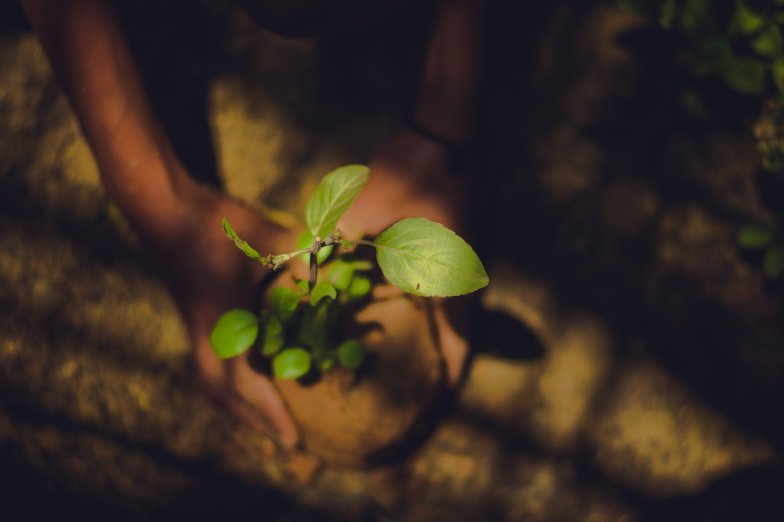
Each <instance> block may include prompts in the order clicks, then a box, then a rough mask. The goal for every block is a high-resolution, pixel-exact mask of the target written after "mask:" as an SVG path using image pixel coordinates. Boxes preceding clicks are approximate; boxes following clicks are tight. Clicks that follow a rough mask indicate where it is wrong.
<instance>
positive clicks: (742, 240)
mask: <svg viewBox="0 0 784 522" xmlns="http://www.w3.org/2000/svg"><path fill="white" fill-rule="evenodd" d="M736 238H737V241H738V244H739V245H740V246H742V247H743V248H764V247H766V246H768V244H769V243H770V241H771V239H773V227H772V226H771V225H769V224H768V223H762V222H759V221H752V222H750V223H746V224H745V225H743V226H742V227H740V228H739V229H738V233H737V237H736Z"/></svg>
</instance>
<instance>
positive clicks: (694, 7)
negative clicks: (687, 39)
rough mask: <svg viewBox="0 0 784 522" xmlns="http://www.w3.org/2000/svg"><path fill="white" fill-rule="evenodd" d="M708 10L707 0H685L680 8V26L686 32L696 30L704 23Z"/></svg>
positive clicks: (708, 3)
mask: <svg viewBox="0 0 784 522" xmlns="http://www.w3.org/2000/svg"><path fill="white" fill-rule="evenodd" d="M709 11H710V1H709V0H685V2H684V4H683V8H682V9H681V27H682V28H683V30H684V31H685V32H687V33H690V32H694V31H696V30H697V29H699V28H700V27H702V25H703V24H704V23H705V20H706V18H707V17H708V12H709Z"/></svg>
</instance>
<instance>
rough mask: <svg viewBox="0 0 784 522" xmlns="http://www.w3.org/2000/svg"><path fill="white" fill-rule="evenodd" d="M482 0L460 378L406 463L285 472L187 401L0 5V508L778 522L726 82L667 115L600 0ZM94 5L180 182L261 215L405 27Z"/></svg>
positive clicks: (37, 53)
mask: <svg viewBox="0 0 784 522" xmlns="http://www.w3.org/2000/svg"><path fill="white" fill-rule="evenodd" d="M488 4H489V7H490V9H489V12H488V21H487V23H488V31H487V39H486V40H487V41H486V49H485V55H484V56H485V62H484V64H483V76H482V79H483V87H482V89H483V90H482V96H481V103H480V107H479V114H480V118H479V124H478V125H479V127H478V132H477V138H476V140H475V143H474V147H473V151H472V153H473V154H472V163H473V171H474V176H473V179H474V180H476V183H475V188H474V189H473V191H472V195H473V196H474V197H473V200H474V201H475V202H476V209H475V211H474V213H473V219H472V222H473V223H474V224H475V228H476V232H477V233H475V234H474V237H476V238H477V240H476V241H475V242H474V243H475V244H476V246H477V247H478V249H479V252H480V254H481V256H482V258H483V260H484V261H485V263H486V265H487V266H488V268H489V274H490V278H491V284H490V286H489V287H488V288H487V290H486V291H485V292H483V294H482V295H481V297H480V306H478V308H477V310H476V311H475V312H474V314H473V316H472V318H471V326H472V328H473V329H474V335H473V337H472V339H473V340H472V348H473V350H474V357H473V360H472V364H471V367H470V371H469V374H468V376H467V379H466V382H465V384H464V386H463V388H462V389H461V390H460V393H459V394H458V396H457V397H456V399H455V402H454V404H453V405H452V407H451V408H444V409H439V410H438V411H437V412H435V414H434V415H433V416H432V418H433V420H434V421H437V422H434V423H433V426H432V427H431V429H430V430H429V431H425V432H423V433H422V435H421V437H419V439H418V440H417V444H415V445H412V446H411V447H410V448H408V451H407V452H405V453H402V454H399V455H397V457H396V458H393V459H388V460H387V461H386V463H385V464H384V465H381V466H376V467H373V468H356V467H351V466H339V465H332V464H327V465H325V466H323V467H322V468H321V469H320V470H319V471H318V472H316V473H312V478H311V481H310V483H309V484H307V485H302V484H301V482H298V481H297V480H296V476H302V475H303V473H302V471H303V468H307V467H308V463H307V462H304V463H303V462H302V461H301V460H298V459H296V458H291V457H289V456H286V455H283V454H281V453H280V452H279V451H278V450H277V448H276V447H275V445H274V444H273V443H272V442H271V441H270V440H269V439H268V438H266V437H264V436H262V435H259V434H255V433H251V432H249V431H248V430H246V429H245V428H243V427H242V426H239V425H238V424H236V423H235V422H234V421H233V420H232V419H230V418H229V417H228V416H227V415H226V414H225V412H223V411H221V410H219V409H217V408H216V407H215V406H214V405H212V404H211V403H210V402H209V401H208V400H207V399H206V398H205V397H204V396H203V395H202V393H201V392H200V390H199V388H198V386H197V384H196V381H195V377H194V372H193V370H192V367H191V365H190V362H189V347H188V343H187V339H186V336H185V333H184V331H183V326H182V323H181V321H180V318H179V316H178V315H177V312H176V308H175V306H174V304H173V303H172V302H171V299H170V298H169V296H168V294H167V293H166V291H165V289H164V287H163V285H162V284H161V283H160V281H159V280H158V279H157V278H156V276H155V274H154V272H153V270H152V269H151V268H150V267H151V264H152V263H151V261H150V260H149V259H147V258H146V257H145V253H144V252H143V251H142V250H141V249H140V247H139V245H138V242H137V241H136V238H135V237H134V235H133V233H132V231H131V230H130V229H129V228H128V227H127V226H125V225H124V223H123V221H122V218H121V217H119V215H118V213H117V211H116V209H114V208H113V206H112V205H111V204H110V202H109V201H108V199H107V198H106V196H105V194H104V193H103V189H102V187H101V185H100V182H99V178H98V174H97V171H96V169H95V166H94V164H93V161H92V158H91V156H90V152H89V149H88V147H87V146H86V144H85V142H84V140H83V139H82V137H81V135H80V133H79V129H78V125H77V123H76V121H75V119H74V117H73V115H72V113H71V112H70V110H69V107H68V104H67V102H66V100H65V99H64V97H63V95H62V93H61V91H60V89H59V87H58V85H57V83H56V81H55V80H54V78H53V76H52V73H51V70H50V68H49V66H48V62H47V60H46V58H45V56H44V55H43V53H42V51H41V48H40V46H39V45H38V43H37V41H36V39H35V37H34V36H33V35H32V34H30V32H29V31H28V30H27V28H26V27H25V25H24V21H23V17H21V16H20V14H19V12H18V7H17V4H16V3H15V2H0V136H1V137H2V139H0V491H3V496H2V498H3V501H4V502H3V507H2V510H3V512H2V518H3V519H8V520H17V519H25V520H37V519H44V518H47V519H51V518H65V519H73V518H80V519H83V520H107V519H110V520H157V519H164V518H165V519H172V518H177V519H180V518H191V519H194V520H212V519H220V520H226V519H231V520H233V519H239V520H244V519H258V518H262V519H265V520H280V521H291V520H348V521H359V520H363V521H367V520H373V521H376V520H377V521H382V520H384V521H387V520H410V521H429V522H431V521H450V522H452V521H461V520H472V521H473V520H503V521H513V520H532V521H576V520H586V521H588V520H590V521H605V520H607V521H648V520H651V521H654V520H710V521H713V520H781V519H784V504H782V503H781V500H780V497H781V495H780V492H781V490H782V487H784V465H782V448H784V429H783V428H782V425H781V422H780V418H781V404H782V400H784V379H782V375H784V350H783V349H782V347H783V346H784V332H783V331H782V330H783V329H784V321H782V317H784V314H782V286H781V283H776V282H774V281H771V280H769V279H766V278H765V276H764V274H763V272H762V269H761V259H759V256H758V255H757V254H755V253H753V252H749V251H745V250H743V249H741V248H740V247H739V246H738V245H737V243H736V241H735V238H734V236H735V232H736V230H737V228H738V226H739V225H740V224H742V223H743V222H745V221H746V220H748V219H773V218H776V217H777V218H778V219H779V222H780V220H781V218H780V216H781V215H782V214H781V212H782V201H784V197H782V194H784V182H783V181H782V178H780V177H778V178H777V177H775V176H773V175H770V174H766V173H764V172H762V171H761V170H760V168H759V158H758V157H757V155H756V153H755V149H754V140H753V137H752V134H751V130H750V129H751V123H752V120H753V114H754V113H755V107H754V104H755V103H756V102H755V100H753V99H751V100H750V99H747V98H744V97H738V96H736V95H733V94H732V93H729V92H726V91H724V90H722V89H720V88H716V87H715V86H712V84H710V82H708V81H707V79H706V84H705V86H703V87H705V89H706V99H707V100H708V101H710V102H711V103H710V104H709V108H710V111H709V115H708V116H707V118H706V119H704V120H699V121H695V120H693V119H690V118H689V117H688V116H687V115H686V114H684V112H683V111H682V110H681V109H680V107H681V105H680V99H681V95H682V88H683V87H684V86H687V85H689V83H688V82H689V80H688V77H687V76H686V75H684V74H683V71H682V70H681V69H680V68H679V66H678V63H677V61H671V60H669V59H667V56H669V55H668V53H667V52H666V51H667V50H668V49H670V48H671V46H672V45H673V42H672V41H671V40H670V39H669V38H667V37H666V36H662V34H661V33H660V32H658V31H657V30H655V29H654V28H652V27H651V26H650V25H648V24H646V22H645V21H644V20H642V19H640V18H637V17H635V16H632V15H630V14H629V13H626V12H624V11H622V10H620V9H619V8H618V7H617V6H616V5H615V2H609V1H607V2H605V1H592V2H582V1H580V2H578V1H570V0H559V1H556V2H539V3H536V5H531V4H532V3H530V2H529V3H521V2H488ZM523 4H525V5H523ZM118 5H119V6H120V7H121V9H122V19H123V21H124V23H125V24H126V26H127V29H128V31H129V34H130V35H131V41H132V42H133V47H134V51H135V53H136V55H137V56H138V57H139V61H140V63H141V64H142V66H143V69H144V72H145V79H146V81H147V83H148V88H149V91H150V92H151V93H152V98H153V101H154V104H155V106H156V110H157V111H158V112H159V114H160V115H161V118H162V119H163V121H164V123H165V125H166V127H167V130H168V131H169V133H170V135H171V136H172V139H173V141H174V142H175V146H176V147H177V148H178V151H179V152H180V154H181V156H182V157H183V160H184V162H185V164H186V165H187V166H188V168H189V169H190V170H191V172H192V173H193V174H194V175H195V176H197V177H199V178H200V179H203V180H208V181H209V180H211V181H212V182H215V183H220V184H221V185H222V186H224V187H225V189H226V190H227V191H228V192H229V193H231V194H234V195H236V196H237V197H240V198H242V199H245V200H246V201H248V202H249V203H251V204H253V205H255V206H256V207H257V208H259V209H260V211H262V212H264V213H265V214H266V215H268V216H269V217H270V218H271V219H275V220H277V221H279V222H286V223H296V220H297V219H298V218H297V216H299V215H301V212H300V211H301V209H302V207H303V205H304V201H305V198H304V197H303V195H304V194H308V193H309V192H310V190H311V189H312V187H313V186H314V185H315V183H316V180H317V179H318V177H320V176H321V175H323V174H324V173H325V172H328V171H330V170H331V169H332V168H334V167H335V166H337V165H341V164H347V163H357V162H362V161H365V160H367V158H369V157H370V155H371V154H372V152H373V150H376V149H377V148H378V147H379V146H380V145H381V144H383V143H384V142H385V140H386V139H388V138H389V137H390V136H391V135H392V134H393V133H394V132H395V131H396V130H397V129H399V128H400V120H401V115H403V114H405V113H406V111H407V108H408V107H410V103H411V100H412V99H413V97H414V96H415V91H416V84H417V74H418V70H419V68H420V62H419V60H420V57H421V51H422V49H421V47H422V42H423V40H424V38H425V35H426V27H427V25H428V13H422V12H419V11H417V10H416V6H412V9H413V12H408V11H406V12H404V13H403V12H401V13H397V14H390V15H388V16H387V17H385V19H384V20H382V21H379V22H376V23H369V24H367V25H366V26H363V27H361V28H358V29H355V30H353V31H352V30H345V31H341V32H340V33H339V34H334V35H328V36H324V37H322V38H320V39H317V40H288V39H283V38H280V37H277V36H274V35H271V34H269V33H267V32H264V31H263V30H259V29H258V28H257V27H256V26H254V25H253V24H252V23H251V21H250V20H249V19H248V18H247V17H245V16H244V15H243V14H241V13H239V12H236V11H235V10H234V9H233V8H230V7H228V3H223V2H211V1H206V0H205V1H203V2H185V1H184V0H176V1H172V2H165V3H162V2H153V1H152V0H144V1H140V2H125V1H120V2H118ZM401 27H404V28H406V30H405V31H404V33H405V35H406V38H401V29H400V28H401ZM750 114H751V115H752V116H749V115H750ZM417 328H418V327H417ZM422 375H423V377H422V378H423V379H424V380H425V381H426V380H427V375H429V374H428V372H427V371H424V372H423V374H422ZM336 380H340V378H339V377H336ZM328 385H329V384H328V383H326V382H325V383H324V385H323V386H325V387H326V386H328ZM357 393H359V392H357ZM291 400H292V402H294V401H296V399H295V398H294V396H293V395H292V396H291ZM303 402H304V401H303ZM368 407H370V406H368ZM385 407H386V406H385ZM302 408H303V411H304V409H306V408H310V409H314V408H313V406H312V405H309V404H304V405H303V406H302ZM373 408H375V406H373ZM401 411H402V410H401ZM317 413H318V414H321V412H320V411H318V412H317ZM373 413H374V417H373V418H374V419H382V420H383V419H384V416H383V415H380V414H381V413H383V412H382V411H381V410H378V411H374V412H373ZM304 415H305V414H304V413H303V416H304ZM335 415H337V414H335ZM427 415H429V414H426V416H427ZM329 418H330V419H331V418H332V416H330V417H329ZM403 418H405V419H410V418H413V415H410V414H408V413H406V414H405V415H404V416H403ZM429 418H430V417H429ZM328 422H330V423H331V422H332V421H331V420H329V421H328ZM407 423H408V420H406V421H405V422H404V424H407ZM375 428H376V427H375V425H374V423H372V422H368V423H367V430H368V431H367V432H365V433H366V434H368V435H367V436H368V437H371V436H373V437H376V436H378V437H379V438H378V439H377V441H378V445H379V446H383V445H385V444H386V440H388V439H386V437H387V435H384V436H379V435H376V434H375ZM403 431H405V430H403ZM341 435H343V434H341ZM350 435H351V436H354V434H350ZM306 438H308V439H309V440H310V443H311V444H323V446H324V448H325V450H326V451H329V450H328V449H326V448H334V447H336V446H335V444H336V443H335V442H334V440H333V439H332V438H330V439H325V440H323V441H318V436H317V435H314V434H312V433H310V434H306ZM317 441H318V442H317ZM342 444H343V442H341V443H340V445H342ZM351 444H353V442H349V445H351ZM373 444H374V445H375V444H376V442H374V443H373ZM332 451H335V452H336V453H337V455H336V457H337V458H338V459H342V458H343V456H342V455H343V454H342V453H340V452H337V451H336V450H334V449H333V450H332ZM351 458H353V457H351ZM306 471H307V470H306ZM311 471H312V467H311ZM304 474H307V473H304Z"/></svg>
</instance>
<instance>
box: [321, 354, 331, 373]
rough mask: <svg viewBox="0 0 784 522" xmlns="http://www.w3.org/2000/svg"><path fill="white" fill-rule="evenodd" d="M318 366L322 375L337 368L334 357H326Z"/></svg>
mask: <svg viewBox="0 0 784 522" xmlns="http://www.w3.org/2000/svg"><path fill="white" fill-rule="evenodd" d="M318 366H319V370H321V373H327V372H328V371H330V370H331V369H332V368H334V367H335V356H334V355H333V356H331V357H325V358H323V359H321V360H320V361H319V363H318Z"/></svg>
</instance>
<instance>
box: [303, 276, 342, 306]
mask: <svg viewBox="0 0 784 522" xmlns="http://www.w3.org/2000/svg"><path fill="white" fill-rule="evenodd" d="M325 297H331V298H332V299H333V300H335V299H337V297H338V292H337V290H335V287H334V286H332V285H331V284H329V283H327V282H326V281H322V282H320V283H316V286H314V287H313V291H311V292H310V306H316V305H317V304H318V303H319V301H321V300H322V299H324V298H325Z"/></svg>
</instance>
